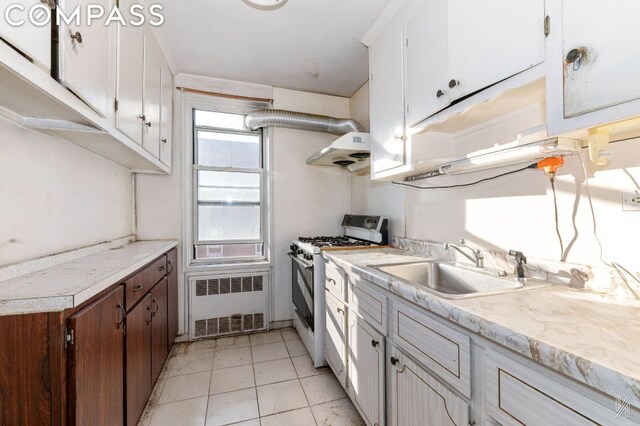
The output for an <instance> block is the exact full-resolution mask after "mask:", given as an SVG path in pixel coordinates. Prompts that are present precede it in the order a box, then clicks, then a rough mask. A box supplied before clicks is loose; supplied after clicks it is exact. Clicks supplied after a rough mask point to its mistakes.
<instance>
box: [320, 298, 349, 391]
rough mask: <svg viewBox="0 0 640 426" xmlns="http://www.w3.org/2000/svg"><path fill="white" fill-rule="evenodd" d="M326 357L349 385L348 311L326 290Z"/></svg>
mask: <svg viewBox="0 0 640 426" xmlns="http://www.w3.org/2000/svg"><path fill="white" fill-rule="evenodd" d="M325 297H326V308H325V309H326V315H325V335H324V358H325V359H326V361H327V364H329V367H331V369H332V370H333V372H334V373H335V375H336V377H337V378H338V380H339V381H340V383H341V384H342V387H345V388H346V386H347V371H346V368H347V335H346V330H347V311H346V306H345V304H344V303H343V302H342V301H340V300H338V299H336V298H335V297H334V296H333V295H331V293H329V292H328V291H325Z"/></svg>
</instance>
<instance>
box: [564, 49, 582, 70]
mask: <svg viewBox="0 0 640 426" xmlns="http://www.w3.org/2000/svg"><path fill="white" fill-rule="evenodd" d="M586 57H587V49H585V48H584V47H580V48H578V49H571V50H570V51H569V53H567V57H566V58H565V60H566V61H567V64H573V70H574V71H578V69H580V66H581V65H582V62H583V61H584V60H585V58H586Z"/></svg>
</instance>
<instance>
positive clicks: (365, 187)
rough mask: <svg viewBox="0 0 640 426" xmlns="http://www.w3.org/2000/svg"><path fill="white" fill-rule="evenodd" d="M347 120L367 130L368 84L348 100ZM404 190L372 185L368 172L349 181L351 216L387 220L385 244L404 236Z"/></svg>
mask: <svg viewBox="0 0 640 426" xmlns="http://www.w3.org/2000/svg"><path fill="white" fill-rule="evenodd" d="M350 108H351V118H353V119H355V120H357V121H359V122H360V123H361V124H362V125H363V126H365V128H366V129H367V131H368V130H369V83H368V82H367V83H366V84H365V85H364V86H362V87H361V88H360V89H359V90H358V91H357V92H356V93H354V95H353V96H352V97H351V99H350ZM404 193H405V189H404V188H402V187H399V186H394V185H392V184H390V183H389V182H378V181H372V180H371V176H370V171H369V169H367V170H365V171H363V173H357V174H354V175H353V177H352V179H351V213H353V214H366V215H376V216H377V215H380V216H388V217H389V240H391V239H392V238H393V236H396V235H397V236H402V237H403V236H404V235H405V205H404V197H405V195H404Z"/></svg>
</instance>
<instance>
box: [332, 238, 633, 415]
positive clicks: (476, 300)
mask: <svg viewBox="0 0 640 426" xmlns="http://www.w3.org/2000/svg"><path fill="white" fill-rule="evenodd" d="M324 256H325V258H327V259H329V260H331V261H333V262H335V263H336V264H338V265H339V266H341V267H343V268H344V269H345V270H347V271H348V272H350V273H354V274H357V275H360V276H362V277H363V278H365V279H366V280H368V281H371V282H372V283H374V284H375V285H378V286H380V287H382V288H384V289H386V290H388V291H390V292H392V293H394V294H396V295H397V296H400V297H402V298H404V299H406V300H408V301H410V302H412V303H415V304H417V305H419V306H421V307H423V308H425V309H427V310H428V311H430V312H432V313H434V314H437V315H439V316H441V317H443V318H446V319H447V320H450V321H452V322H454V323H456V324H458V325H460V326H462V327H464V328H466V329H468V330H470V331H472V332H474V333H477V334H479V335H481V336H483V337H485V338H487V339H489V340H491V341H494V342H496V343H498V344H500V345H503V346H505V347H507V348H509V349H511V350H513V351H515V352H518V353H520V354H522V355H524V356H526V357H529V358H531V359H533V360H535V361H537V362H539V363H541V364H543V365H545V366H547V367H549V368H551V369H553V370H556V371H558V372H560V373H562V374H565V375H567V376H569V377H572V378H574V379H575V380H578V381H580V382H582V383H585V384H587V385H589V386H591V387H592V388H595V389H598V390H600V391H602V392H604V393H606V394H609V395H611V396H613V397H620V398H622V399H624V398H627V397H630V398H631V404H632V405H634V406H636V407H640V304H639V303H638V302H635V301H630V300H618V299H614V298H609V297H603V296H601V295H598V294H597V293H594V292H590V291H585V290H578V289H574V288H571V287H569V286H564V285H553V286H549V287H542V288H534V289H528V290H527V289H524V290H520V291H513V292H508V293H503V294H497V295H486V296H477V297H470V298H466V299H455V300H454V299H445V298H441V297H438V296H436V295H434V294H432V293H429V292H427V291H424V290H421V289H420V288H419V287H417V286H415V285H411V284H409V283H407V282H405V281H401V280H398V279H395V278H394V277H392V276H390V275H388V274H385V273H383V272H381V271H378V270H376V269H373V268H370V267H367V265H380V264H390V263H405V262H411V261H416V260H423V259H427V258H425V257H420V256H417V255H414V254H412V253H410V252H408V251H402V250H398V249H393V248H387V249H367V250H352V251H331V252H324Z"/></svg>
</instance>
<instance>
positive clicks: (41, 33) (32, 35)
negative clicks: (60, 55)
mask: <svg viewBox="0 0 640 426" xmlns="http://www.w3.org/2000/svg"><path fill="white" fill-rule="evenodd" d="M42 3H43V2H42V1H40V0H22V1H20V2H13V1H10V0H5V1H3V2H1V3H0V4H2V8H1V9H2V17H1V18H0V38H2V40H4V41H6V42H7V43H9V44H10V45H12V46H13V47H15V48H16V49H18V50H19V51H20V52H22V53H23V54H24V55H26V56H27V57H29V58H30V59H31V60H32V61H33V62H34V63H35V64H36V65H38V66H39V67H41V68H43V69H44V70H46V71H50V70H51V25H45V26H42V27H38V26H35V25H32V24H30V23H29V18H28V16H29V10H30V9H31V8H32V7H33V6H36V5H39V4H42ZM12 4H20V5H22V6H24V10H18V9H16V10H14V11H12V12H10V13H9V17H10V18H11V20H13V21H22V20H24V21H25V22H24V24H23V25H20V26H15V27H14V26H12V25H9V22H8V21H7V19H5V18H4V14H5V11H6V9H7V7H9V6H10V5H12ZM44 4H45V5H46V4H47V3H44ZM42 13H44V11H43V12H42ZM43 16H44V15H43Z"/></svg>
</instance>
